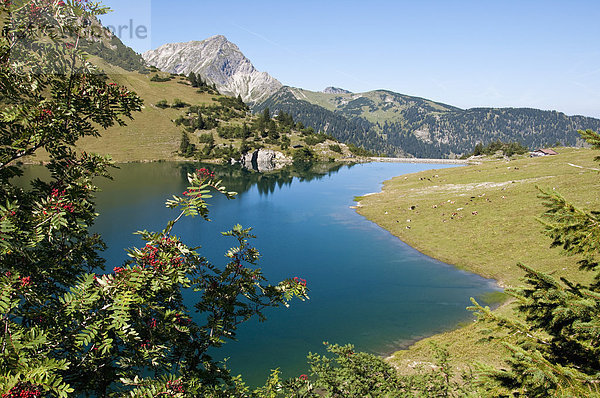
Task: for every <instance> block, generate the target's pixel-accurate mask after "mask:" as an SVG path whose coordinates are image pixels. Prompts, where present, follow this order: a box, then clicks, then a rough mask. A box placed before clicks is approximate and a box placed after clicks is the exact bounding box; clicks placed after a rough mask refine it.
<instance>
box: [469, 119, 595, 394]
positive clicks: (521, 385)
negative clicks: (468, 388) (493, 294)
mask: <svg viewBox="0 0 600 398" xmlns="http://www.w3.org/2000/svg"><path fill="white" fill-rule="evenodd" d="M581 135H582V137H584V138H585V139H586V140H588V141H589V142H590V144H592V145H593V146H594V147H595V148H596V149H599V148H598V143H599V142H600V140H598V138H599V136H598V134H596V133H594V132H592V131H589V130H588V131H585V132H581ZM540 197H541V199H542V200H543V203H544V206H545V207H546V212H545V213H544V214H543V215H542V217H541V219H540V221H541V222H542V223H543V225H544V229H545V233H546V234H547V235H548V236H549V237H550V238H551V239H552V246H558V247H561V248H562V249H563V250H564V252H565V254H567V255H570V256H576V257H577V258H578V259H579V260H578V262H579V265H580V268H581V272H589V271H592V272H594V273H595V279H594V280H593V281H592V282H590V283H587V284H584V283H573V282H571V281H569V280H568V279H567V278H561V279H556V278H555V277H553V276H552V275H547V274H543V273H541V272H539V271H536V270H535V269H534V268H533V267H529V266H526V265H523V264H520V265H519V266H520V267H521V268H522V269H523V271H524V272H525V282H526V286H525V287H523V288H520V289H512V290H510V294H511V295H513V296H514V297H515V299H516V300H517V304H518V307H517V308H518V311H519V313H520V314H521V315H522V320H515V319H511V318H508V317H501V316H499V315H497V314H495V313H493V312H491V311H490V310H489V308H483V307H481V306H480V305H478V304H477V303H476V302H475V301H474V300H473V301H474V304H475V306H474V307H473V309H474V310H475V311H476V313H477V315H478V316H479V317H480V319H481V320H482V321H489V322H491V323H492V324H494V325H497V326H499V327H500V328H502V329H506V330H508V331H510V332H511V333H510V334H511V336H515V337H516V340H513V341H507V342H506V347H507V348H508V350H509V352H510V357H509V360H508V361H509V364H510V369H507V370H505V369H500V370H497V369H491V368H485V367H483V375H484V376H485V379H487V380H490V381H492V382H493V383H495V384H496V385H499V386H500V387H501V388H502V389H503V390H502V391H503V393H504V394H506V395H510V394H516V395H521V396H536V397H545V396H597V395H599V394H600V387H599V386H600V339H599V338H598V337H599V336H600V272H599V271H600V269H599V267H598V266H599V263H598V258H599V254H600V227H599V225H600V212H599V211H597V210H584V209H581V208H578V207H577V206H575V205H574V204H572V203H571V202H569V201H568V200H567V199H565V198H564V197H563V196H562V195H560V194H559V193H558V192H555V191H554V190H541V191H540Z"/></svg>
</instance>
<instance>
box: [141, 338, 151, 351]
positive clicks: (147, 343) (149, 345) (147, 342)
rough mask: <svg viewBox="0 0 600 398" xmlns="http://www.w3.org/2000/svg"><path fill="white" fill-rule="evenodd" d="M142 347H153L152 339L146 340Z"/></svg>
mask: <svg viewBox="0 0 600 398" xmlns="http://www.w3.org/2000/svg"><path fill="white" fill-rule="evenodd" d="M140 347H142V348H143V349H148V348H151V347H152V344H151V343H150V340H144V342H143V343H142V345H141V346H140Z"/></svg>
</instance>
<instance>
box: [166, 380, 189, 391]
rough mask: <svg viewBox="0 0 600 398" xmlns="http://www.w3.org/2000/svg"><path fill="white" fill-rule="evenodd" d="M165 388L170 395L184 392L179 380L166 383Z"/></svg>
mask: <svg viewBox="0 0 600 398" xmlns="http://www.w3.org/2000/svg"><path fill="white" fill-rule="evenodd" d="M167 388H168V389H169V391H170V392H171V393H183V392H185V390H184V389H183V385H182V383H181V380H173V381H167Z"/></svg>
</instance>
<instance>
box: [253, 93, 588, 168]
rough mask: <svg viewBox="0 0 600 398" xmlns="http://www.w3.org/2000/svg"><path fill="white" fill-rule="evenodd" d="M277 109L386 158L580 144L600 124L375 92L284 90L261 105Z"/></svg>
mask: <svg viewBox="0 0 600 398" xmlns="http://www.w3.org/2000/svg"><path fill="white" fill-rule="evenodd" d="M267 106H268V107H269V108H271V109H281V110H284V111H285V112H288V113H290V114H292V115H293V116H294V117H296V118H298V119H299V120H301V121H302V122H303V123H306V124H311V125H313V126H314V127H315V128H316V129H318V130H323V131H325V132H327V133H328V134H331V135H333V136H334V137H336V138H338V139H341V140H347V141H348V142H353V143H355V144H357V145H361V146H363V147H365V148H367V149H370V150H373V151H376V152H381V153H386V154H388V155H392V156H394V155H406V154H409V155H412V156H416V157H452V156H460V155H463V154H464V153H468V152H471V151H472V150H473V148H474V147H475V145H476V144H478V143H482V144H484V145H486V144H488V143H490V142H492V141H496V140H501V141H504V142H519V143H521V144H523V145H525V146H527V147H529V148H530V149H538V148H540V147H545V146H550V145H554V144H555V143H557V142H560V143H562V144H564V145H573V146H575V145H579V144H581V142H580V141H579V138H578V135H577V131H578V130H580V129H587V128H590V129H593V130H598V129H600V120H598V119H594V118H589V117H584V116H567V115H565V114H564V113H560V112H556V111H542V110H538V109H529V108H474V109H467V110H463V109H459V108H456V107H453V106H450V105H446V104H441V103H438V102H434V101H430V100H427V99H423V98H418V97H411V96H406V95H402V94H398V93H393V92H391V91H385V90H377V91H371V92H367V93H360V94H353V93H349V94H327V93H319V92H311V91H307V90H302V89H297V88H291V87H284V88H282V89H281V90H280V91H279V92H277V93H275V94H274V95H273V96H271V97H270V98H269V99H267V100H266V101H265V102H264V103H263V104H260V105H258V106H256V107H255V108H254V110H255V111H257V112H260V111H261V110H262V109H264V107H267Z"/></svg>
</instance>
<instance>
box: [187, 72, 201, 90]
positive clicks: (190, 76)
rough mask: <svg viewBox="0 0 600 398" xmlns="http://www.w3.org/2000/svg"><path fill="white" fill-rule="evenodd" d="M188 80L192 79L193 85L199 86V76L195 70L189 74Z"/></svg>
mask: <svg viewBox="0 0 600 398" xmlns="http://www.w3.org/2000/svg"><path fill="white" fill-rule="evenodd" d="M188 80H189V81H190V83H191V85H192V87H198V86H199V84H198V78H197V77H196V74H195V73H194V72H190V74H189V76H188Z"/></svg>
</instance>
